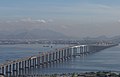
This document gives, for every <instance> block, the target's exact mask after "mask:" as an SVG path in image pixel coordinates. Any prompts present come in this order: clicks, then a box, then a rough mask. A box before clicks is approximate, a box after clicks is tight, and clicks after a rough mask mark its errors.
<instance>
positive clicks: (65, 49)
mask: <svg viewBox="0 0 120 77" xmlns="http://www.w3.org/2000/svg"><path fill="white" fill-rule="evenodd" d="M64 59H66V49H64Z"/></svg>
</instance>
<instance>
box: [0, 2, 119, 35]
mask: <svg viewBox="0 0 120 77" xmlns="http://www.w3.org/2000/svg"><path fill="white" fill-rule="evenodd" d="M17 29H21V30H22V29H28V30H29V29H50V30H54V31H57V32H60V33H63V34H65V35H68V36H73V37H87V36H91V37H96V36H102V35H106V36H109V37H112V36H117V35H119V34H120V31H119V29H120V0H0V31H8V30H17Z"/></svg>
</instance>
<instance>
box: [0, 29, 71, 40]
mask: <svg viewBox="0 0 120 77" xmlns="http://www.w3.org/2000/svg"><path fill="white" fill-rule="evenodd" d="M67 38H70V37H68V36H66V35H64V34H62V33H59V32H56V31H52V30H41V29H33V30H21V31H20V30H18V31H1V32H0V39H67Z"/></svg>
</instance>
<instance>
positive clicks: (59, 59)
mask: <svg viewBox="0 0 120 77" xmlns="http://www.w3.org/2000/svg"><path fill="white" fill-rule="evenodd" d="M60 52H61V51H59V60H60V58H61V53H60Z"/></svg>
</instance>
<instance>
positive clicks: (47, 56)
mask: <svg viewBox="0 0 120 77" xmlns="http://www.w3.org/2000/svg"><path fill="white" fill-rule="evenodd" d="M46 63H48V54H46Z"/></svg>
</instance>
